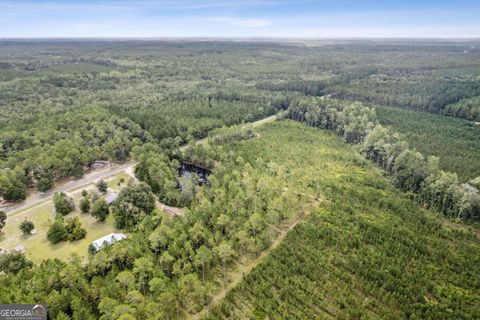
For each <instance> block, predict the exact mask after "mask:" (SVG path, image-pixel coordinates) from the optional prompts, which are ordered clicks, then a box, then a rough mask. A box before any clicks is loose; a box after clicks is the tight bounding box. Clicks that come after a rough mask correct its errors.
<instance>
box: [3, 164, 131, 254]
mask: <svg viewBox="0 0 480 320" xmlns="http://www.w3.org/2000/svg"><path fill="white" fill-rule="evenodd" d="M121 178H123V179H124V180H125V182H124V183H123V184H120V185H118V184H119V183H120V179H121ZM129 178H130V176H129V175H128V174H127V173H125V172H120V173H118V174H116V175H115V176H113V177H111V178H110V179H109V180H108V181H107V183H108V187H109V191H112V192H118V191H119V190H120V189H121V188H122V187H123V186H124V185H125V184H126V182H127V181H128V179H129ZM83 189H85V190H87V191H90V190H94V189H95V185H94V184H93V183H92V184H90V185H88V186H85V187H82V188H78V189H76V190H74V191H72V192H70V193H69V195H70V196H72V197H73V198H74V200H75V204H76V205H77V208H76V209H75V211H74V212H72V213H70V214H68V215H67V216H65V218H72V217H75V216H78V217H79V218H80V221H81V223H82V225H83V226H84V227H85V229H86V230H87V236H86V237H85V238H84V239H81V240H78V241H73V242H72V241H63V242H61V243H58V244H55V245H52V244H51V243H50V242H49V241H48V240H47V231H48V227H49V226H50V224H51V223H52V222H53V220H54V219H55V209H54V207H53V203H52V201H51V200H49V201H46V202H44V203H42V204H39V205H36V206H33V207H30V208H27V209H25V210H23V211H19V212H16V213H14V214H12V215H10V216H9V217H8V219H7V224H6V226H5V229H4V230H3V233H2V234H1V236H0V247H1V248H2V249H7V250H10V249H14V248H15V247H16V246H18V245H23V246H24V247H25V254H26V256H27V257H28V258H29V259H31V260H32V261H33V262H35V263H39V262H41V261H42V260H44V259H48V258H58V259H63V260H68V259H69V258H70V257H71V255H72V254H77V255H79V256H80V257H81V258H82V260H84V261H85V260H86V259H87V256H88V246H89V245H90V243H91V242H92V241H93V240H96V239H98V238H100V237H102V236H104V235H107V234H109V233H112V232H116V231H118V230H116V228H115V227H114V221H113V217H112V216H111V215H110V216H108V218H107V220H106V221H104V222H98V221H97V220H96V219H95V218H94V217H92V216H91V215H90V214H81V213H80V212H79V210H78V203H79V201H80V198H81V192H82V190H83ZM24 219H28V220H30V221H32V222H33V223H34V224H35V229H36V230H37V233H36V234H35V235H28V236H25V235H23V234H22V233H21V231H20V229H19V228H18V226H19V225H20V223H21V222H22V221H23V220H24Z"/></svg>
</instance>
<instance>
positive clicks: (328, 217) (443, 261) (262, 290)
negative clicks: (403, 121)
mask: <svg viewBox="0 0 480 320" xmlns="http://www.w3.org/2000/svg"><path fill="white" fill-rule="evenodd" d="M259 134H260V136H261V138H260V139H257V140H254V141H251V142H250V143H248V144H245V143H241V144H234V145H232V146H230V147H229V149H228V150H229V151H234V152H238V153H240V154H242V156H243V158H244V159H245V161H247V162H251V163H254V162H255V161H256V159H258V158H265V157H268V158H269V159H272V161H275V162H277V163H285V164H287V165H288V166H289V167H290V165H291V166H292V167H295V168H306V170H307V171H308V176H304V179H305V182H304V191H305V192H306V193H310V194H312V195H315V194H322V195H324V196H325V197H326V198H327V199H328V201H324V202H322V204H321V206H320V207H319V208H317V209H314V210H313V212H312V213H311V214H310V215H309V216H308V217H306V218H305V219H304V220H303V222H302V223H300V224H299V225H298V226H297V227H296V228H295V229H293V230H292V232H291V233H289V234H288V236H287V238H286V239H285V240H284V241H283V242H282V245H281V246H280V247H279V248H278V249H277V250H275V251H274V252H272V253H271V254H270V255H269V256H268V257H267V258H266V259H265V260H264V261H263V262H262V263H261V264H260V265H259V266H258V267H257V268H256V269H255V270H254V271H253V272H252V273H250V274H249V275H247V276H246V277H245V279H244V280H243V281H242V282H241V284H240V285H239V286H238V287H236V288H235V289H234V290H232V291H231V292H230V294H229V295H228V296H227V297H226V298H225V299H224V300H223V302H221V303H220V304H219V305H218V306H217V307H216V308H215V309H214V310H213V311H212V312H211V314H210V315H209V316H207V317H206V319H266V318H269V319H352V318H353V319H363V318H365V319H452V318H455V319H476V318H478V317H480V314H479V310H480V309H479V306H480V299H479V290H480V284H479V282H478V277H476V275H478V271H477V270H476V269H477V267H476V265H477V264H478V263H479V260H478V258H479V257H480V256H479V250H480V246H479V242H478V234H475V233H472V232H471V231H468V230H463V228H462V227H458V226H455V225H444V224H442V222H441V221H439V220H438V219H437V218H435V217H433V216H432V214H431V213H429V212H427V211H426V210H423V209H421V208H419V207H418V206H417V205H416V204H415V203H414V202H413V201H411V200H410V199H409V198H408V197H407V196H405V195H404V194H402V193H401V192H399V191H397V190H396V189H395V188H393V187H392V186H391V184H390V183H389V182H388V181H387V180H386V179H385V178H384V177H383V176H382V175H381V174H380V172H379V170H378V169H376V168H375V167H374V166H373V165H371V164H370V163H369V162H367V161H365V160H363V159H362V157H361V156H360V155H359V154H358V153H357V152H356V151H354V149H353V148H351V147H348V146H347V145H345V144H344V143H343V142H342V139H340V138H337V137H336V136H335V134H334V133H330V132H328V131H325V130H317V129H311V128H306V127H304V126H303V125H299V124H294V123H291V122H283V123H278V124H276V125H275V126H268V127H264V128H261V130H259ZM287 155H288V156H287ZM307 177H308V178H307Z"/></svg>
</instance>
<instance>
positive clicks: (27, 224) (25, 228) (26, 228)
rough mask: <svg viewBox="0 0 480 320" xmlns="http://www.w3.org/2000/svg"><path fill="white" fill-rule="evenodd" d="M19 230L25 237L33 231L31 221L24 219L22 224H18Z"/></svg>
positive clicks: (33, 227) (33, 226)
mask: <svg viewBox="0 0 480 320" xmlns="http://www.w3.org/2000/svg"><path fill="white" fill-rule="evenodd" d="M19 228H20V230H21V231H22V233H23V234H25V235H27V234H30V233H31V232H32V230H33V229H35V225H34V224H33V222H32V221H29V220H27V219H25V220H23V221H22V223H20V226H19Z"/></svg>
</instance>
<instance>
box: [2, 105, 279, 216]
mask: <svg viewBox="0 0 480 320" xmlns="http://www.w3.org/2000/svg"><path fill="white" fill-rule="evenodd" d="M276 118H277V115H273V116H270V117H267V118H264V119H261V120H258V121H255V122H253V123H252V125H253V126H254V127H258V126H261V125H264V124H266V123H269V122H272V121H275V119H276ZM206 142H207V138H204V139H200V140H197V141H196V143H198V144H204V143H206ZM186 148H188V145H185V146H182V147H181V148H180V149H181V150H185V149H186ZM135 164H136V163H135V162H133V161H132V162H128V163H125V164H123V165H118V166H113V167H109V168H104V169H97V170H94V171H92V172H90V173H87V174H85V175H84V176H83V177H82V178H80V179H78V180H71V181H68V182H64V183H60V184H58V185H57V186H55V187H54V188H53V189H52V190H50V191H48V192H38V191H35V192H33V193H31V194H30V195H29V196H28V197H27V199H26V200H24V201H22V202H19V203H16V204H13V205H11V206H5V207H3V208H2V207H0V210H3V211H5V212H7V214H8V215H11V214H14V213H15V212H18V211H22V210H25V209H28V208H30V207H33V206H36V205H38V204H41V203H43V202H46V201H49V200H50V199H51V198H52V197H53V195H54V194H55V192H69V191H72V190H75V189H78V188H81V187H83V186H87V185H89V184H90V183H93V182H95V181H97V180H99V179H106V178H108V177H109V176H113V175H116V174H118V173H120V172H122V171H125V172H127V173H128V174H130V175H132V173H133V168H134V167H135Z"/></svg>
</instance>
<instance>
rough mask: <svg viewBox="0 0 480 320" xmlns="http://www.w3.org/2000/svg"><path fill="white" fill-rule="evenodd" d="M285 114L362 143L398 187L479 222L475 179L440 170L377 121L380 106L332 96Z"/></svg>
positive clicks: (426, 202) (299, 102)
mask: <svg viewBox="0 0 480 320" xmlns="http://www.w3.org/2000/svg"><path fill="white" fill-rule="evenodd" d="M285 116H286V117H288V118H290V119H293V120H297V121H301V122H305V123H306V124H308V125H310V126H314V127H319V128H322V129H329V130H334V131H336V132H337V133H338V134H339V135H341V136H343V137H344V139H345V140H346V141H347V142H349V143H354V144H358V145H359V146H360V148H361V150H362V152H363V153H364V154H365V156H366V158H368V159H369V160H372V161H373V162H375V163H377V164H378V165H379V166H381V167H382V168H383V169H385V171H386V172H387V173H389V174H390V175H391V176H392V179H393V182H394V185H395V186H397V187H398V188H400V189H401V190H402V191H407V192H412V193H413V194H414V197H415V199H417V200H418V201H419V202H421V203H423V204H424V205H426V206H428V207H429V208H431V209H434V210H436V211H440V212H443V213H444V214H445V215H447V216H449V217H454V218H459V219H465V220H473V221H479V220H480V195H479V192H478V189H477V188H476V187H475V186H474V185H473V183H471V184H469V183H460V181H459V179H458V177H457V175H456V174H455V173H449V172H445V171H443V170H440V169H439V162H438V158H437V157H434V156H430V157H424V156H423V155H422V154H421V153H420V152H418V151H416V150H414V149H410V148H409V145H408V142H406V141H405V140H403V139H402V138H401V136H400V135H399V134H398V133H396V132H394V131H392V130H391V129H388V128H385V127H383V126H382V125H380V124H378V121H377V118H376V115H375V110H374V109H373V108H369V107H366V106H363V105H362V104H361V103H350V102H345V101H340V100H333V99H307V98H305V99H297V100H294V101H292V104H291V105H290V107H289V108H288V110H287V112H286V113H285Z"/></svg>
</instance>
